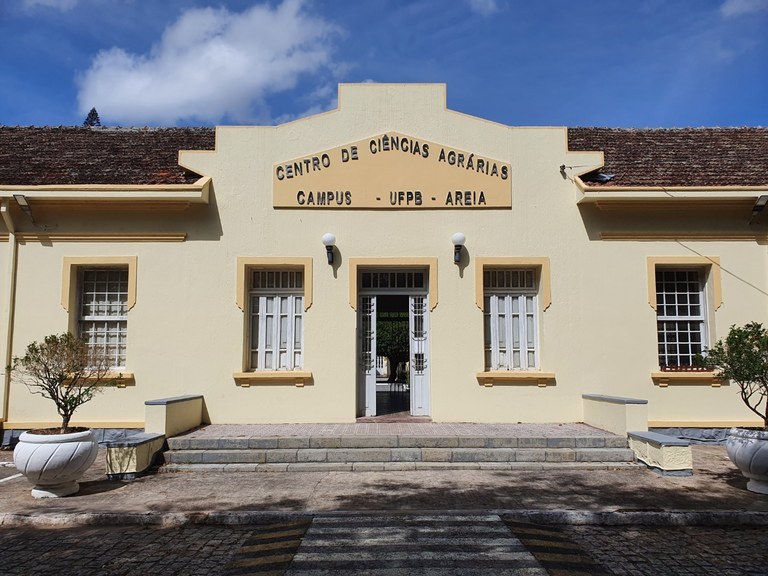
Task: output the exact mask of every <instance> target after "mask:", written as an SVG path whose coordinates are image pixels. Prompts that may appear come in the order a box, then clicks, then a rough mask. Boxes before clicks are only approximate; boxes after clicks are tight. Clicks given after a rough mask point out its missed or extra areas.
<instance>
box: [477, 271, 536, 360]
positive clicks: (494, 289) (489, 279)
mask: <svg viewBox="0 0 768 576" xmlns="http://www.w3.org/2000/svg"><path fill="white" fill-rule="evenodd" d="M537 300H538V297H537V289H536V273H535V271H534V270H532V269H510V268H505V269H494V268H485V269H484V270H483V311H484V331H485V370H486V371H493V370H530V369H535V368H538V349H537V348H538V346H537V341H538V336H537V326H538V322H537V310H538V303H537Z"/></svg>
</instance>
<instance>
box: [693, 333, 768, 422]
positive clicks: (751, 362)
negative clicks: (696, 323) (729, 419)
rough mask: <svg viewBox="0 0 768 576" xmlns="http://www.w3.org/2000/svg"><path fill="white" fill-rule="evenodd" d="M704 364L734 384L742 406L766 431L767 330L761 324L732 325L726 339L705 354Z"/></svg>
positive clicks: (767, 392)
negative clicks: (757, 417)
mask: <svg viewBox="0 0 768 576" xmlns="http://www.w3.org/2000/svg"><path fill="white" fill-rule="evenodd" d="M703 364H704V365H705V366H706V367H707V368H709V369H711V370H715V371H716V375H717V376H718V377H720V378H723V379H727V380H730V381H731V382H734V383H735V384H736V385H737V386H738V387H739V390H740V393H741V399H742V400H743V401H744V404H746V405H747V407H748V408H749V409H750V410H751V411H752V412H754V413H755V414H757V415H758V416H760V418H761V419H762V421H763V427H764V428H768V330H766V329H765V328H763V325H762V324H758V323H757V322H750V323H749V324H745V325H744V326H731V329H730V331H729V332H728V335H727V336H726V337H725V339H720V340H718V342H717V343H716V344H715V345H714V346H712V348H711V349H709V350H708V351H707V353H706V356H705V357H704V358H703Z"/></svg>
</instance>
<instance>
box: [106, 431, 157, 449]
mask: <svg viewBox="0 0 768 576" xmlns="http://www.w3.org/2000/svg"><path fill="white" fill-rule="evenodd" d="M161 438H165V434H158V433H155V432H138V433H136V434H133V435H131V436H128V438H124V439H122V440H113V441H111V442H107V448H135V447H136V446H141V445H142V444H147V443H148V442H153V441H154V440H159V439H161Z"/></svg>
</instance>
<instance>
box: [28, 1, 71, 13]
mask: <svg viewBox="0 0 768 576" xmlns="http://www.w3.org/2000/svg"><path fill="white" fill-rule="evenodd" d="M77 2H78V0H23V5H24V8H35V7H37V6H42V7H44V8H54V9H56V10H61V11H62V12H66V11H67V10H71V9H72V8H74V7H75V6H76V5H77Z"/></svg>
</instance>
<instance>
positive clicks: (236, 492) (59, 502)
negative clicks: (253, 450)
mask: <svg viewBox="0 0 768 576" xmlns="http://www.w3.org/2000/svg"><path fill="white" fill-rule="evenodd" d="M693 455H694V474H693V476H689V477H663V476H659V475H658V474H656V473H654V472H652V471H650V470H647V469H644V468H632V469H617V470H610V469H609V470H579V469H578V468H574V469H572V470H571V469H563V470H557V471H503V472H502V471H493V470H450V471H440V470H436V471H417V472H413V471H403V472H394V471H387V472H291V473H261V474H254V473H234V472H229V473H226V472H218V473H216V472H196V473H183V472H179V473H170V474H152V475H149V476H145V477H143V478H140V479H138V480H136V481H133V482H120V481H109V480H107V479H106V477H105V475H104V470H105V468H104V456H103V454H100V456H99V458H98V460H97V462H96V464H94V466H93V467H92V468H91V469H90V470H89V472H88V473H87V474H86V477H85V479H84V481H83V482H81V490H80V492H79V493H78V494H76V495H73V496H70V497H67V498H61V499H54V500H35V499H33V498H32V497H31V495H30V488H31V486H30V485H29V484H28V483H27V482H26V480H24V479H23V478H16V479H11V480H6V481H3V482H0V523H2V525H11V524H17V525H18V524H46V523H48V524H56V523H59V524H72V523H81V524H87V523H94V522H98V523H102V524H104V523H120V522H133V523H164V524H174V523H177V524H178V523H188V522H209V523H228V522H229V523H238V522H248V521H253V520H254V519H256V518H258V517H265V518H267V517H281V516H285V515H291V514H297V513H298V514H306V513H313V512H323V513H327V512H359V511H364V510H368V511H414V510H421V511H434V510H440V511H447V510H457V511H476V510H485V511H488V510H495V511H500V512H502V513H507V514H514V515H516V516H517V517H519V518H530V519H537V520H539V521H551V522H558V523H562V522H569V523H618V522H623V523H632V524H637V523H646V524H647V523H662V524H663V523H666V524H675V523H677V524H685V523H710V524H723V523H728V522H729V518H730V519H732V520H730V522H731V523H739V524H745V523H752V524H768V520H767V519H768V497H766V496H761V495H758V494H753V493H751V492H748V491H747V490H746V488H745V486H746V481H745V479H744V478H743V477H742V476H741V474H740V473H739V472H738V470H736V468H735V467H734V466H733V465H732V464H731V463H730V461H729V460H728V459H727V456H726V454H725V449H724V447H722V446H694V447H693ZM0 459H2V460H4V461H6V462H7V461H9V460H10V459H11V454H10V452H2V453H0ZM4 470H5V471H6V473H7V469H4Z"/></svg>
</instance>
